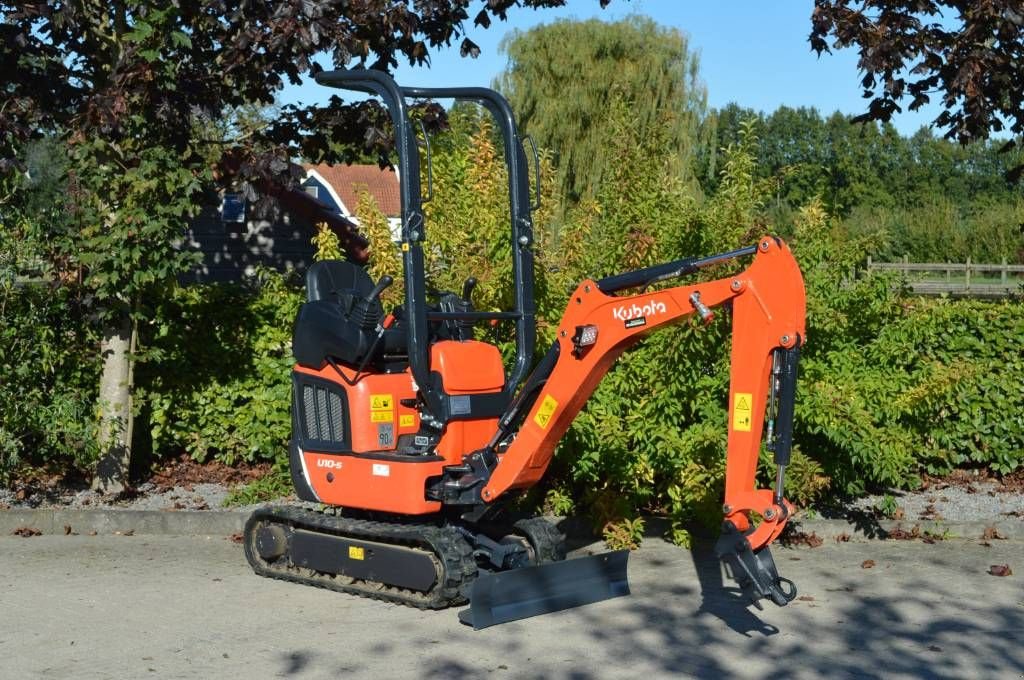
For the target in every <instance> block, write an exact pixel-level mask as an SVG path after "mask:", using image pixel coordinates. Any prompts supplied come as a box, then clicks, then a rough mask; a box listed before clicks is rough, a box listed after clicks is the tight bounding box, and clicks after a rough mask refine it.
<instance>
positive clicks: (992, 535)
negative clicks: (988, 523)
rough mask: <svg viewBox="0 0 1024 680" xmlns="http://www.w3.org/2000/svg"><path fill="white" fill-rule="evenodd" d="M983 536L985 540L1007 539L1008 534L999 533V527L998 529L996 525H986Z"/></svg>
mask: <svg viewBox="0 0 1024 680" xmlns="http://www.w3.org/2000/svg"><path fill="white" fill-rule="evenodd" d="M981 538H982V540H984V541H992V540H1000V541H1004V540H1006V536H1004V535H1003V534H1001V533H999V529H996V528H995V527H985V531H983V532H982V533H981Z"/></svg>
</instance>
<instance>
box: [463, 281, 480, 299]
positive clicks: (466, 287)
mask: <svg viewBox="0 0 1024 680" xmlns="http://www.w3.org/2000/svg"><path fill="white" fill-rule="evenodd" d="M476 284H477V280H476V277H473V276H470V277H469V278H468V279H466V282H465V283H464V284H462V299H463V300H465V301H466V302H469V296H470V295H472V294H473V289H474V288H476Z"/></svg>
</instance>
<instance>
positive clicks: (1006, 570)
mask: <svg viewBox="0 0 1024 680" xmlns="http://www.w3.org/2000/svg"><path fill="white" fill-rule="evenodd" d="M988 573H990V574H992V575H993V576H1013V570H1012V569H1010V565H1008V564H993V565H992V566H991V567H989V568H988Z"/></svg>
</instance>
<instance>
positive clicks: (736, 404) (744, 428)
mask: <svg viewBox="0 0 1024 680" xmlns="http://www.w3.org/2000/svg"><path fill="white" fill-rule="evenodd" d="M753 396H754V395H752V394H751V393H750V392H737V393H736V395H735V396H734V397H733V402H732V429H733V430H735V431H736V432H750V424H751V422H752V419H751V413H752V412H753V410H754V399H753Z"/></svg>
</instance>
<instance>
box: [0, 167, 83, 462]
mask: <svg viewBox="0 0 1024 680" xmlns="http://www.w3.org/2000/svg"><path fill="white" fill-rule="evenodd" d="M3 188H4V189H6V190H7V192H6V193H7V195H8V196H13V195H14V193H16V192H18V191H21V190H24V188H25V187H24V186H12V185H8V186H6V187H3ZM57 208H59V204H56V205H52V206H49V207H47V208H46V209H45V210H39V211H37V218H38V219H31V218H29V217H27V216H26V215H25V214H23V213H21V212H19V211H16V210H11V209H9V208H6V207H3V212H2V213H0V215H2V221H0V347H2V348H3V350H2V351H0V385H3V386H4V396H5V398H4V399H3V401H2V402H0V481H6V479H7V478H8V477H9V476H10V475H11V474H13V473H16V472H17V471H18V469H19V468H20V467H22V466H26V465H27V466H40V465H50V464H53V465H54V466H57V467H61V466H66V465H68V464H70V465H73V466H78V467H85V466H88V465H89V464H91V463H92V462H93V461H94V460H95V458H96V455H97V453H98V451H97V447H96V421H95V418H94V416H93V405H94V403H95V399H96V385H97V377H98V372H99V363H100V362H99V356H98V353H97V352H96V345H97V342H98V340H99V337H98V331H97V328H96V325H95V324H94V323H93V322H92V320H91V315H92V311H93V310H92V308H91V305H90V300H89V298H88V296H87V295H86V294H85V292H84V291H83V290H82V289H81V287H80V286H78V284H77V281H76V279H75V278H73V275H71V274H72V273H71V272H67V271H61V270H59V269H56V268H55V267H54V266H53V264H52V263H51V262H50V261H49V260H48V259H47V258H46V253H47V250H48V244H46V243H45V242H42V241H41V240H40V234H41V233H43V232H45V231H47V229H52V230H59V227H58V226H56V225H52V226H50V227H46V228H44V225H43V224H41V222H40V221H41V220H48V221H53V220H59V219H60V218H59V215H60V211H59V209H57ZM22 277H27V278H29V279H31V281H30V282H25V281H19V278H22Z"/></svg>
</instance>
